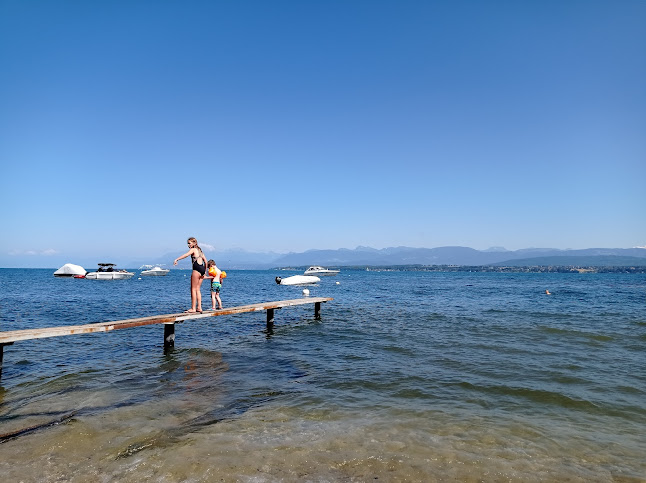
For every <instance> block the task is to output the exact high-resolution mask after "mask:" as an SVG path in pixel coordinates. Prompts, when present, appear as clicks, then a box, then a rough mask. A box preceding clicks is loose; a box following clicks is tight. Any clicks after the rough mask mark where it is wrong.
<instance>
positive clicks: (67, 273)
mask: <svg viewBox="0 0 646 483" xmlns="http://www.w3.org/2000/svg"><path fill="white" fill-rule="evenodd" d="M86 273H87V272H86V271H85V269H84V268H83V267H81V266H80V265H74V264H73V263H66V264H65V265H63V266H62V267H61V268H59V269H58V270H56V271H55V272H54V277H68V278H71V277H74V278H83V277H85V274H86Z"/></svg>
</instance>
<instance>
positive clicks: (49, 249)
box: [0, 0, 646, 267]
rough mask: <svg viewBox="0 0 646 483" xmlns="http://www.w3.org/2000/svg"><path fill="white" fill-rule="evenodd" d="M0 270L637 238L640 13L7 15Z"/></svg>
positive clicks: (373, 5) (208, 6)
mask: <svg viewBox="0 0 646 483" xmlns="http://www.w3.org/2000/svg"><path fill="white" fill-rule="evenodd" d="M0 66H1V69H2V75H0V106H1V107H0V140H1V141H0V169H1V171H0V197H1V199H0V200H1V202H2V212H1V214H0V227H1V230H2V235H1V236H0V266H45V267H49V266H57V265H58V262H59V261H62V262H72V263H73V262H74V259H75V257H80V256H83V257H90V258H92V257H95V258H96V260H97V261H104V260H107V259H121V260H123V259H141V258H143V259H145V258H146V257H148V256H150V258H154V257H157V256H159V255H161V254H164V253H168V252H177V253H178V254H180V253H182V252H183V250H184V249H185V240H186V238H187V237H188V236H195V237H197V239H198V240H199V241H200V244H202V245H203V246H208V247H214V248H215V249H216V250H226V249H233V248H241V249H245V250H249V251H261V252H267V251H275V252H289V251H304V250H307V249H312V248H320V249H328V248H332V249H334V248H342V247H343V248H354V247H356V246H357V245H364V246H371V247H374V248H383V247H388V246H400V245H405V246H414V247H429V248H432V247H437V246H446V245H461V246H469V247H472V248H476V249H486V248H488V247H491V246H504V247H506V248H507V249H511V250H514V249H519V248H527V247H554V248H586V247H617V248H627V247H633V246H643V245H646V222H645V221H646V219H645V218H646V217H645V216H644V214H645V213H646V189H645V186H646V183H645V181H646V136H645V134H646V2H643V1H619V2H616V1H601V2H600V1H535V2H516V1H461V0H458V1H441V2H433V1H405V0H404V1H401V0H398V1H380V0H372V1H352V0H345V1H296V0H294V1H244V0H241V1H182V2H179V1H176V2H170V1H136V0H131V1H92V2H86V1H80V0H79V1H65V0H61V1H57V2H51V1H39V0H34V1H29V2H27V1H18V0H3V1H2V2H0Z"/></svg>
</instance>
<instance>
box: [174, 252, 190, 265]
mask: <svg viewBox="0 0 646 483" xmlns="http://www.w3.org/2000/svg"><path fill="white" fill-rule="evenodd" d="M193 250H195V248H191V249H190V250H189V251H187V252H186V253H185V254H184V255H182V256H181V257H177V258H176V259H175V261H174V262H173V265H177V261H178V260H181V259H183V258H186V257H188V256H189V255H190V254H191V253H193Z"/></svg>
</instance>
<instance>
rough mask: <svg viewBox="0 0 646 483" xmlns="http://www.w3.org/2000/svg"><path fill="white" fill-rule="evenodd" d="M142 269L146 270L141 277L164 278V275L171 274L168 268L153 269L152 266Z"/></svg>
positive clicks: (157, 267) (158, 267)
mask: <svg viewBox="0 0 646 483" xmlns="http://www.w3.org/2000/svg"><path fill="white" fill-rule="evenodd" d="M140 268H145V269H146V270H143V271H142V272H141V273H140V274H139V275H146V276H153V277H163V276H164V275H168V272H170V270H168V269H167V268H162V267H160V266H156V267H153V266H152V265H143V266H142V267H140Z"/></svg>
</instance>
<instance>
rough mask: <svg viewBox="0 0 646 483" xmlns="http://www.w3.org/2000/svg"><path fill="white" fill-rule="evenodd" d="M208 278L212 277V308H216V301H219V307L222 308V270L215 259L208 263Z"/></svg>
mask: <svg viewBox="0 0 646 483" xmlns="http://www.w3.org/2000/svg"><path fill="white" fill-rule="evenodd" d="M207 267H208V269H207V271H208V276H207V278H210V279H211V310H216V306H215V302H216V301H217V303H218V307H217V308H219V309H222V300H220V289H221V288H222V271H221V270H220V269H219V268H218V267H217V265H216V264H215V262H214V261H213V260H209V261H208V263H207Z"/></svg>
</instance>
